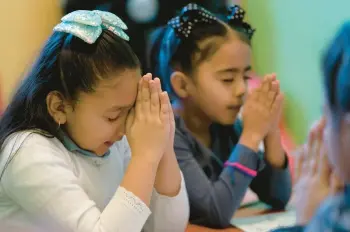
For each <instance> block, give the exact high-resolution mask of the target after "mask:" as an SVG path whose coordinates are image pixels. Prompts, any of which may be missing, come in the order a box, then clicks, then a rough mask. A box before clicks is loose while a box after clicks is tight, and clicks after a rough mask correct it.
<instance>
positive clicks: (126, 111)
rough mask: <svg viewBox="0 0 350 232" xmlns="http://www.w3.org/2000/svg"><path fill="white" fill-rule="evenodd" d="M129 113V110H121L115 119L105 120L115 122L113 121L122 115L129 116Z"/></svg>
mask: <svg viewBox="0 0 350 232" xmlns="http://www.w3.org/2000/svg"><path fill="white" fill-rule="evenodd" d="M129 111H130V109H127V110H123V112H120V113H119V114H118V116H116V117H115V118H107V120H108V122H115V121H117V120H118V119H119V118H120V117H121V116H122V115H123V114H124V113H126V114H129Z"/></svg>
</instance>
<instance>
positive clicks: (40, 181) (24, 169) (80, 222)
mask: <svg viewBox="0 0 350 232" xmlns="http://www.w3.org/2000/svg"><path fill="white" fill-rule="evenodd" d="M40 137H42V136H39V135H37V136H35V140H34V139H31V140H30V141H31V142H30V141H28V143H24V144H22V147H21V148H20V149H19V151H18V153H17V154H16V156H15V158H13V159H12V161H11V162H10V164H9V165H8V166H7V168H6V170H5V172H4V175H3V177H2V179H1V182H0V183H1V184H2V188H3V189H4V191H5V192H6V194H7V195H8V196H9V197H11V198H12V200H13V201H14V202H15V203H17V204H18V205H20V206H21V207H22V208H23V209H24V210H25V211H27V212H28V213H30V214H31V215H33V216H35V217H36V218H38V219H39V218H40V219H45V222H47V223H50V224H49V225H50V226H54V227H55V229H60V230H61V231H69V232H70V231H72V232H73V231H74V232H117V231H128V232H134V231H135V232H140V231H141V230H142V228H143V226H144V224H145V222H146V220H147V218H148V217H149V215H150V213H151V212H150V210H149V208H148V207H147V206H146V205H145V204H144V203H143V202H142V201H141V200H140V199H139V198H138V197H136V196H135V195H134V194H132V193H131V192H129V191H127V190H126V189H124V188H122V187H119V188H118V189H117V191H116V193H115V195H114V197H113V198H112V200H111V201H110V202H109V204H108V205H107V207H106V208H105V209H104V211H103V212H101V211H100V210H99V209H98V208H97V207H96V204H95V202H93V201H92V200H91V199H89V196H88V195H87V194H86V193H85V192H84V190H83V189H82V188H81V186H80V185H79V182H78V179H77V178H76V176H75V175H74V172H73V169H72V167H71V166H70V164H69V162H67V160H66V158H64V156H63V155H62V151H60V149H58V148H57V147H54V146H53V145H52V142H50V141H49V139H47V138H44V137H42V138H40ZM45 224H46V223H45ZM57 227H58V228H57Z"/></svg>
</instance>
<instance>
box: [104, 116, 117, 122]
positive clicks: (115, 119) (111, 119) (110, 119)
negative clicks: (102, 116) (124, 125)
mask: <svg viewBox="0 0 350 232" xmlns="http://www.w3.org/2000/svg"><path fill="white" fill-rule="evenodd" d="M118 118H119V115H118V116H117V117H114V118H107V120H108V122H115V121H117V120H118Z"/></svg>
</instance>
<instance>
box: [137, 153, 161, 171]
mask: <svg viewBox="0 0 350 232" xmlns="http://www.w3.org/2000/svg"><path fill="white" fill-rule="evenodd" d="M162 157H163V156H162V155H158V154H156V153H155V152H152V151H143V152H139V151H133V150H132V151H131V160H132V161H135V162H137V163H144V164H145V165H150V167H158V165H159V163H160V161H161V159H162Z"/></svg>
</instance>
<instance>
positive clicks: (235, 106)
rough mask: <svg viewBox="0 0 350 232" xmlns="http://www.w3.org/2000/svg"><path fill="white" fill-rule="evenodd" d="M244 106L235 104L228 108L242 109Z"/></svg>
mask: <svg viewBox="0 0 350 232" xmlns="http://www.w3.org/2000/svg"><path fill="white" fill-rule="evenodd" d="M241 107H242V105H233V106H229V107H228V108H229V109H230V110H240V109H241Z"/></svg>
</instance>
